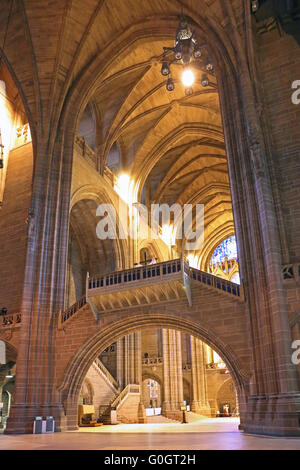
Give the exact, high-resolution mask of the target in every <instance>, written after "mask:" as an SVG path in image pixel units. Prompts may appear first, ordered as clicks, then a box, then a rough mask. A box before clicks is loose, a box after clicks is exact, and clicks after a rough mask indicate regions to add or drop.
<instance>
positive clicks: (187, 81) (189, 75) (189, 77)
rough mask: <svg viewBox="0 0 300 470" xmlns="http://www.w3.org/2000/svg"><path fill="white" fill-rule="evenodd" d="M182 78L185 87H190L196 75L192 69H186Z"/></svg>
mask: <svg viewBox="0 0 300 470" xmlns="http://www.w3.org/2000/svg"><path fill="white" fill-rule="evenodd" d="M181 80H182V83H183V85H184V86H185V87H187V88H190V87H191V86H192V85H193V83H194V81H195V75H194V73H193V72H192V71H191V69H185V70H184V72H183V74H182V77H181Z"/></svg>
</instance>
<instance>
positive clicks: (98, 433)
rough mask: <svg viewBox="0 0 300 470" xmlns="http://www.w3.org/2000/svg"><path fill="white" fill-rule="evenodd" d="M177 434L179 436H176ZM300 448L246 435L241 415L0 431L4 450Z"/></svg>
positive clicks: (293, 443)
mask: <svg viewBox="0 0 300 470" xmlns="http://www.w3.org/2000/svg"><path fill="white" fill-rule="evenodd" d="M174 434H176V436H174ZM5 449H6V450H7V449H10V450H20V449H30V450H73V449H74V450H75V449H78V450H79V449H83V450H94V449H95V450H111V451H113V450H118V449H119V450H130V449H134V450H139V449H146V450H148V449H149V450H154V449H157V450H178V449H181V450H239V449H240V450H263V449H265V450H300V439H294V438H287V439H282V438H273V437H260V436H251V435H245V434H243V433H240V432H239V431H238V419H236V418H219V419H202V420H199V421H197V422H193V423H189V424H180V423H168V424H120V425H117V426H101V427H99V428H81V430H80V431H73V432H67V433H55V434H43V435H32V434H26V435H16V436H12V435H8V436H7V435H3V434H1V435H0V450H5Z"/></svg>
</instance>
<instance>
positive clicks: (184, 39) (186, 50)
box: [161, 0, 214, 95]
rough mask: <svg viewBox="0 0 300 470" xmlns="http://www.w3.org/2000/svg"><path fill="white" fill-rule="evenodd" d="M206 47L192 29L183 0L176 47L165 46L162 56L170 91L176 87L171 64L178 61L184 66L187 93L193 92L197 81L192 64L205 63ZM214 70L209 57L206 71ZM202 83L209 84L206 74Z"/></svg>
mask: <svg viewBox="0 0 300 470" xmlns="http://www.w3.org/2000/svg"><path fill="white" fill-rule="evenodd" d="M204 48H205V49H206V45H205V44H202V45H200V44H199V43H198V41H197V38H196V36H195V31H192V30H191V28H190V26H189V24H188V20H187V18H186V17H185V15H184V13H183V3H182V0H181V15H180V20H179V25H178V28H177V31H176V37H175V41H174V47H164V53H163V58H162V67H161V74H162V75H163V76H164V77H167V76H168V80H167V83H166V88H167V90H168V91H173V90H174V89H175V82H174V80H173V78H172V76H171V65H172V64H174V63H177V64H181V65H182V66H183V73H182V83H183V85H184V86H185V93H186V95H192V94H193V88H192V85H193V84H194V81H195V75H194V72H193V70H192V68H191V67H190V65H191V64H192V63H195V65H196V63H198V64H197V65H198V67H199V66H200V65H203V53H202V50H203V49H204ZM170 52H172V55H171V57H170V58H169V59H168V56H169V55H170V54H169V53H170ZM207 57H208V55H207ZM200 68H202V67H200ZM213 70H214V67H213V64H212V63H211V61H210V60H209V59H207V61H206V71H207V72H213ZM202 85H203V86H208V85H209V80H208V78H207V76H205V75H204V76H203V77H202Z"/></svg>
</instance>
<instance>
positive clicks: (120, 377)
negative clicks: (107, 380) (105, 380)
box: [117, 338, 124, 390]
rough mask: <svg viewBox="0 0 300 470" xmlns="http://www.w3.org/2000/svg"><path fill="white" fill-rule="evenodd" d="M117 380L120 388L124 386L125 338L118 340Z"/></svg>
mask: <svg viewBox="0 0 300 470" xmlns="http://www.w3.org/2000/svg"><path fill="white" fill-rule="evenodd" d="M117 382H118V384H119V388H120V390H123V388H124V338H122V339H119V340H118V341H117Z"/></svg>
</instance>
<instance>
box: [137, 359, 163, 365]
mask: <svg viewBox="0 0 300 470" xmlns="http://www.w3.org/2000/svg"><path fill="white" fill-rule="evenodd" d="M162 363H163V358H162V357H144V358H143V359H142V365H143V366H159V365H162Z"/></svg>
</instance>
